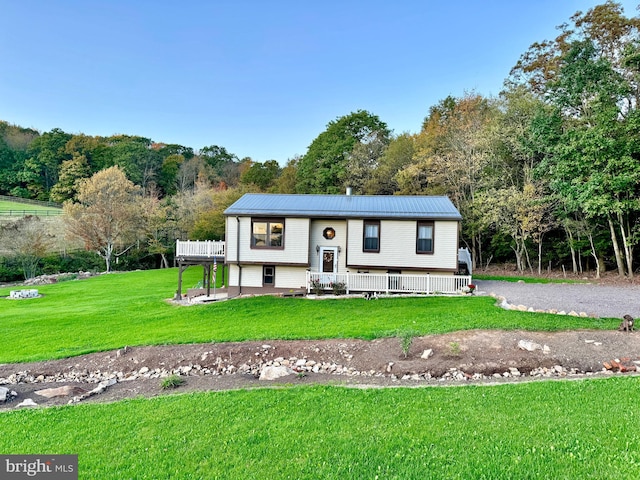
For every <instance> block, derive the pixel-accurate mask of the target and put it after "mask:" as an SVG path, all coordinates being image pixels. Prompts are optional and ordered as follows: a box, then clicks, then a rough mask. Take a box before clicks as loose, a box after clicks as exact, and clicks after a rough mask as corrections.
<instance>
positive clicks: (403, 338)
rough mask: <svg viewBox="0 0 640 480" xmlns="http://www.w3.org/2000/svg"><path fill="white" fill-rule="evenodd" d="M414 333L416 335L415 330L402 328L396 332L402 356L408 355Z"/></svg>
mask: <svg viewBox="0 0 640 480" xmlns="http://www.w3.org/2000/svg"><path fill="white" fill-rule="evenodd" d="M416 335H418V332H416V331H415V330H402V331H400V332H399V333H398V337H399V339H400V348H402V353H403V354H404V358H407V356H408V355H409V350H410V349H411V344H412V343H413V338H414V337H415V336H416Z"/></svg>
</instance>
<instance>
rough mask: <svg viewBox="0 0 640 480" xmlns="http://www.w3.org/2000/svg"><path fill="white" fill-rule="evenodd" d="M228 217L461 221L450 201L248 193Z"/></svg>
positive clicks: (391, 197) (231, 208) (366, 196)
mask: <svg viewBox="0 0 640 480" xmlns="http://www.w3.org/2000/svg"><path fill="white" fill-rule="evenodd" d="M224 214H225V215H238V216H247V215H252V216H279V217H309V218H318V217H321V218H325V217H338V218H412V219H416V218H424V219H440V220H462V216H461V215H460V212H458V210H457V209H456V207H455V206H454V205H453V203H451V200H449V198H448V197H436V196H399V195H294V194H269V193H247V194H245V195H244V196H243V197H242V198H240V199H239V200H238V201H236V202H235V203H234V204H233V205H231V206H230V207H229V208H227V209H226V210H225V211H224Z"/></svg>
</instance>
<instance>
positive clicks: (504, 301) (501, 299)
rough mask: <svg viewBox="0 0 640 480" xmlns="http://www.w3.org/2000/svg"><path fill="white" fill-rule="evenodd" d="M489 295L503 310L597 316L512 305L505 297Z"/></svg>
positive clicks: (594, 315)
mask: <svg viewBox="0 0 640 480" xmlns="http://www.w3.org/2000/svg"><path fill="white" fill-rule="evenodd" d="M489 296H490V297H493V298H495V299H496V305H497V306H499V307H500V308H504V309H505V310H517V311H519V312H530V313H551V314H554V315H569V316H571V317H581V318H599V317H598V316H597V315H596V314H595V313H591V314H587V313H586V312H576V311H574V310H571V311H570V312H568V313H567V312H565V311H564V310H557V309H555V308H550V309H548V310H544V309H540V308H537V309H536V308H533V307H527V306H526V305H513V304H511V303H509V302H507V299H506V298H505V297H503V296H501V295H497V294H495V293H494V292H491V293H489Z"/></svg>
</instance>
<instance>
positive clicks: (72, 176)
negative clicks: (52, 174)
mask: <svg viewBox="0 0 640 480" xmlns="http://www.w3.org/2000/svg"><path fill="white" fill-rule="evenodd" d="M90 174H91V169H90V167H89V163H88V162H87V157H85V156H84V155H78V154H74V156H73V158H72V159H71V160H65V161H63V162H62V165H61V166H60V173H59V175H58V183H56V184H55V185H54V186H53V188H51V195H50V196H51V200H53V201H54V202H58V203H63V202H64V201H65V200H73V199H74V198H75V196H76V194H77V193H78V184H79V182H80V181H81V180H82V179H85V178H87V177H88V176H89V175H90Z"/></svg>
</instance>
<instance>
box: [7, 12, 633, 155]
mask: <svg viewBox="0 0 640 480" xmlns="http://www.w3.org/2000/svg"><path fill="white" fill-rule="evenodd" d="M603 2H604V0H600V1H590V0H536V1H520V0H438V1H436V0H404V1H398V2H391V1H388V0H384V1H382V0H366V1H365V0H358V1H356V0H316V1H305V0H295V1H289V0H281V1H279V0H271V1H266V0H260V1H258V0H236V1H233V0H228V1H227V0H224V1H223V0H219V1H216V0H209V1H199V0H185V1H181V2H178V1H169V0H108V1H107V0H102V1H93V0H77V1H75V0H56V1H50V0H20V1H16V0H0V120H4V121H6V122H9V123H12V124H15V125H19V126H22V127H29V128H34V129H36V130H38V131H40V132H46V131H50V130H51V129H53V128H60V129H62V130H64V131H65V132H68V133H73V134H78V133H84V134H86V135H91V136H96V135H100V136H110V135H114V134H127V135H140V136H143V137H147V138H150V139H151V140H153V141H154V142H163V143H176V144H180V145H184V146H187V147H192V148H193V149H194V150H196V151H197V150H199V149H201V148H203V147H205V146H210V145H218V146H221V147H225V148H226V149H227V150H228V151H229V152H231V153H233V154H235V155H237V156H238V158H240V159H242V158H244V157H251V158H252V159H253V160H254V161H258V162H264V161H267V160H277V161H278V162H280V163H281V164H282V165H284V164H285V163H286V161H287V160H288V159H291V158H293V157H294V156H296V155H304V154H305V153H306V151H307V148H308V146H309V145H310V144H311V142H312V141H313V140H314V139H315V138H316V137H317V136H318V135H319V134H320V133H322V132H323V131H324V130H325V129H326V126H327V123H329V122H330V121H332V120H335V119H336V118H338V117H341V116H344V115H348V114H349V113H351V112H355V111H357V110H367V111H368V112H370V113H372V114H374V115H377V116H378V117H379V118H380V119H381V120H382V121H383V122H385V123H386V124H387V125H388V127H389V128H390V129H391V130H393V132H394V133H395V134H401V133H404V132H409V133H417V132H419V131H420V127H421V125H422V121H423V120H424V118H425V117H426V116H427V114H428V113H429V108H430V107H431V106H433V105H436V104H437V103H438V102H440V101H441V100H442V99H444V98H446V97H447V96H448V95H452V96H456V97H460V96H462V95H464V94H465V92H472V91H473V92H476V93H479V94H482V95H486V96H496V95H498V94H499V93H500V90H501V88H502V85H503V82H504V80H505V78H507V76H508V75H509V71H510V70H511V68H512V67H513V66H514V65H515V63H516V62H517V61H518V58H519V57H520V56H521V55H522V54H523V53H524V52H525V51H526V50H527V49H528V47H529V46H530V45H531V44H532V43H534V42H537V41H542V40H545V39H553V38H555V37H556V35H557V33H558V31H557V29H556V27H557V26H558V25H560V24H562V23H564V22H567V21H568V20H569V18H570V16H571V15H572V14H573V13H575V12H576V11H578V10H582V11H586V10H588V9H589V8H591V7H593V6H595V5H598V4H600V3H603ZM621 4H622V5H623V7H624V10H625V13H626V15H627V16H635V15H637V14H638V12H637V11H636V6H637V5H638V2H637V1H622V2H621Z"/></svg>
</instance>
